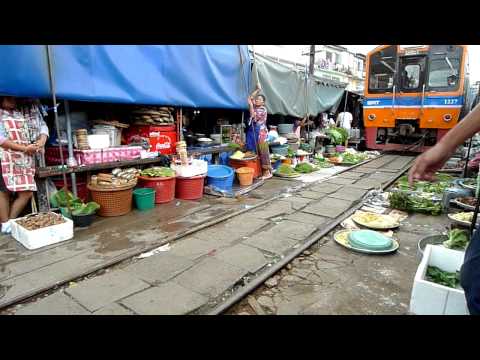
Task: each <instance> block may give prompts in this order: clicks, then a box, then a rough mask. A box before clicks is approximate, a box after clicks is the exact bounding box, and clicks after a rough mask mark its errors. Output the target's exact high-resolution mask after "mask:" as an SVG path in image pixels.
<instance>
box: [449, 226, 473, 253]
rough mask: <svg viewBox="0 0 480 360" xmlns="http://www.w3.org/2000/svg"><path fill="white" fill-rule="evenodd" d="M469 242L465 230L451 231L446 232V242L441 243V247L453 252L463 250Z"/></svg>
mask: <svg viewBox="0 0 480 360" xmlns="http://www.w3.org/2000/svg"><path fill="white" fill-rule="evenodd" d="M468 241H469V234H468V231H467V230H461V229H452V230H450V231H449V232H448V240H447V241H444V242H443V246H445V247H446V248H449V249H454V250H464V249H465V248H466V247H467V244H468Z"/></svg>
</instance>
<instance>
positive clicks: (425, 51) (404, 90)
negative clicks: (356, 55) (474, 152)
mask: <svg viewBox="0 0 480 360" xmlns="http://www.w3.org/2000/svg"><path fill="white" fill-rule="evenodd" d="M466 55H467V54H466V47H465V46H461V45H458V46H457V45H430V46H419V47H402V46H400V45H383V46H380V47H378V48H376V49H375V50H373V51H372V52H370V53H369V54H368V55H367V64H366V65H367V79H366V82H367V83H366V85H365V99H364V104H363V122H364V126H365V139H366V145H367V148H369V149H378V150H405V151H415V152H422V151H425V150H426V149H427V148H429V147H431V146H433V145H435V143H436V142H437V141H438V140H439V139H440V138H441V137H442V136H443V135H445V134H446V132H447V131H448V130H449V129H451V128H452V127H453V126H455V124H457V122H458V121H459V120H460V119H461V117H462V116H463V113H464V111H463V110H464V109H463V106H464V103H465V91H466V90H467V89H468V84H466V82H467V83H468V79H467V77H466V75H465V73H466V71H465V69H466V66H467V61H466V57H467V56H466Z"/></svg>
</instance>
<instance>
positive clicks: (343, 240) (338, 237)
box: [333, 230, 400, 255]
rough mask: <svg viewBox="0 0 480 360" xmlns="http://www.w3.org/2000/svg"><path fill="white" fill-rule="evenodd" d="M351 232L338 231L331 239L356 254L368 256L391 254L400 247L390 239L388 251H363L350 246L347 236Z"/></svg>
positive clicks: (395, 241)
mask: <svg viewBox="0 0 480 360" xmlns="http://www.w3.org/2000/svg"><path fill="white" fill-rule="evenodd" d="M351 232H352V230H340V231H337V232H336V233H335V234H334V235H333V239H334V240H335V242H336V243H337V244H339V245H341V246H343V247H345V248H347V249H349V250H352V251H356V252H359V253H362V254H370V255H384V254H390V253H393V252H395V251H397V250H398V248H399V247H400V245H399V243H398V241H397V240H395V239H392V247H391V248H390V249H386V250H365V249H361V248H357V247H355V246H352V244H350V241H349V240H348V235H349V233H351Z"/></svg>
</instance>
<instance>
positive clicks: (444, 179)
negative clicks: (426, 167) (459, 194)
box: [396, 174, 453, 194]
mask: <svg viewBox="0 0 480 360" xmlns="http://www.w3.org/2000/svg"><path fill="white" fill-rule="evenodd" d="M452 179H453V178H452V177H451V176H449V175H446V174H437V180H436V181H434V182H430V181H415V182H414V183H413V187H410V184H409V183H408V177H407V176H406V175H404V176H402V177H401V178H400V179H398V181H397V184H396V185H397V187H398V189H400V190H403V191H408V190H414V191H421V192H426V193H432V194H443V192H444V191H445V190H446V189H447V188H448V187H450V184H451V180H452Z"/></svg>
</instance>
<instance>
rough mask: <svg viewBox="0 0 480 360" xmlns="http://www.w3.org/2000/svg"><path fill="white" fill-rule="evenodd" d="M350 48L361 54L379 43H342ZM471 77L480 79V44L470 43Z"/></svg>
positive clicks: (472, 79) (474, 79) (472, 80)
mask: <svg viewBox="0 0 480 360" xmlns="http://www.w3.org/2000/svg"><path fill="white" fill-rule="evenodd" d="M342 46H344V47H346V48H347V49H348V50H350V51H352V52H356V53H360V54H366V53H368V52H369V51H370V50H372V49H374V48H375V47H377V46H378V45H342ZM468 49H469V54H470V55H469V56H470V78H471V81H470V82H471V83H473V82H475V81H480V45H469V46H468Z"/></svg>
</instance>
